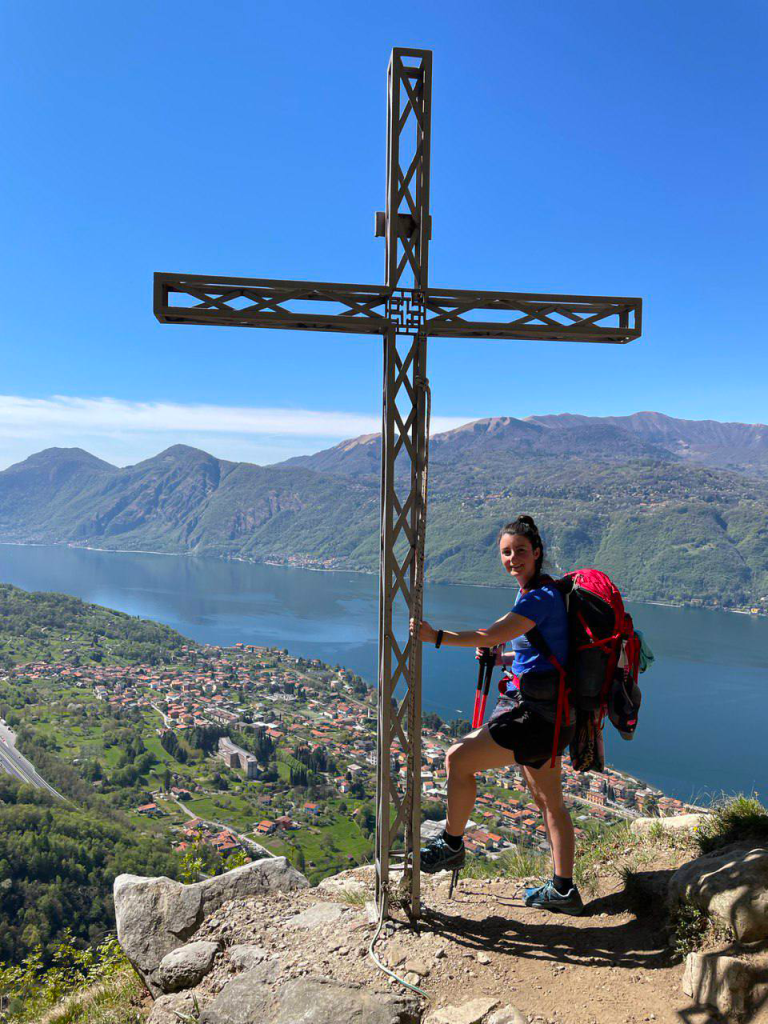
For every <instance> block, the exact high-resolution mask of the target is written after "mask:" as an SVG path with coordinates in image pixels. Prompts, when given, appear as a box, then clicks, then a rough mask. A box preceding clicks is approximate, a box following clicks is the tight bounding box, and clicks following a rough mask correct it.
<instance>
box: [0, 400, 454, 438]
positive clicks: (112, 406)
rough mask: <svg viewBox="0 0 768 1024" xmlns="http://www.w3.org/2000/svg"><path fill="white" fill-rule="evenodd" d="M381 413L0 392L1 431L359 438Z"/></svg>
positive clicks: (446, 424) (446, 419)
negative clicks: (134, 400)
mask: <svg viewBox="0 0 768 1024" xmlns="http://www.w3.org/2000/svg"><path fill="white" fill-rule="evenodd" d="M380 422H381V421H380V419H379V417H378V416H366V415H364V414H361V413H350V412H326V411H322V410H315V409H268V408H253V407H248V406H231V405H180V404H174V403H171V402H126V401H121V400H119V399H115V398H70V397H67V396H65V395H54V396H52V397H51V398H21V397H19V396H17V395H0V435H2V436H6V437H18V436H20V435H22V434H23V435H25V436H32V435H34V436H42V435H50V436H53V434H54V433H55V431H57V430H63V431H65V432H66V433H72V432H75V431H82V432H84V433H88V434H94V433H98V432H102V431H103V432H104V433H107V434H114V433H116V432H134V431H140V432H141V433H144V434H146V433H155V432H157V433H165V432H167V431H179V432H181V433H185V432H196V433H199V432H201V431H203V432H205V433H211V432H213V433H221V434H253V435H261V436H264V435H267V436H283V437H296V436H300V437H329V438H330V437H338V438H339V439H342V438H347V437H356V436H358V435H359V434H371V433H374V432H375V431H378V430H379V429H380ZM466 422H467V418H466V417H458V416H436V417H435V418H434V419H433V422H432V427H433V430H438V431H439V430H451V429H452V428H453V427H458V426H461V425H462V424H463V423H466Z"/></svg>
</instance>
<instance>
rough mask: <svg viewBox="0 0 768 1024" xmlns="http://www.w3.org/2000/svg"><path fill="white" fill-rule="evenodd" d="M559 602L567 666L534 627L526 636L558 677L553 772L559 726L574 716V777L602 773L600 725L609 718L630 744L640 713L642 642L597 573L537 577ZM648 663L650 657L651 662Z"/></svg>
mask: <svg viewBox="0 0 768 1024" xmlns="http://www.w3.org/2000/svg"><path fill="white" fill-rule="evenodd" d="M539 579H540V580H541V581H542V582H547V583H551V584H552V585H553V586H554V587H555V588H556V589H557V590H558V591H559V592H560V593H561V594H562V596H563V600H564V601H565V607H566V612H567V615H568V644H569V647H568V650H569V654H568V663H567V664H566V665H561V664H560V663H559V662H558V660H557V658H556V657H555V656H554V654H553V653H552V651H551V649H550V647H549V644H548V643H547V642H546V640H545V639H544V637H543V636H542V635H541V632H540V630H539V629H538V628H537V627H536V628H534V629H532V630H530V631H529V632H528V633H527V634H526V636H527V637H528V640H529V641H530V642H531V644H532V645H533V646H534V647H536V648H537V649H538V650H539V651H541V653H542V654H543V655H544V657H545V658H547V659H548V660H549V661H550V662H551V663H552V665H553V666H554V668H555V669H556V671H557V674H558V679H559V682H558V687H557V691H558V692H557V711H556V717H555V738H554V744H553V748H552V766H553V767H554V764H555V759H556V757H557V745H558V740H559V738H560V728H561V725H562V724H563V722H565V724H566V725H570V723H571V710H572V709H573V710H574V711H575V715H576V732H575V735H574V737H573V740H572V741H571V743H570V746H569V753H570V755H571V763H572V764H573V767H574V769H575V770H576V771H582V772H583V771H598V772H600V771H602V770H603V769H604V767H605V760H604V754H603V736H602V730H603V722H604V719H605V717H606V716H607V717H608V718H609V719H610V720H611V722H612V723H613V725H614V726H615V727H616V728H617V729H618V731H619V733H620V734H621V736H622V737H623V738H624V739H627V740H629V739H632V737H633V735H634V732H635V728H636V727H637V715H638V711H639V708H640V700H641V694H640V688H639V686H638V685H637V676H638V672H639V669H640V651H641V645H642V639H641V637H640V636H639V635H638V634H637V633H636V632H635V627H634V624H633V622H632V616H631V615H629V614H628V613H627V612H626V610H625V608H624V602H623V600H622V598H621V594H620V593H619V590H618V588H617V587H616V586H615V585H614V584H613V582H612V581H611V579H610V578H609V577H608V575H607V574H606V573H604V572H601V571H600V570H599V569H576V570H575V571H574V572H569V573H566V575H565V576H563V577H561V578H560V579H557V580H556V579H551V578H549V577H539ZM651 657H652V656H651Z"/></svg>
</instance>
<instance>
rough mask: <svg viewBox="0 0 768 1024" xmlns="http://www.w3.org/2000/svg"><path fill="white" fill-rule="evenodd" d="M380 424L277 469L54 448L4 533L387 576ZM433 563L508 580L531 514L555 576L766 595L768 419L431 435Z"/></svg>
mask: <svg viewBox="0 0 768 1024" xmlns="http://www.w3.org/2000/svg"><path fill="white" fill-rule="evenodd" d="M380 451H381V441H380V437H379V435H376V434H372V435H365V436H362V437H358V438H354V439H351V440H348V441H344V442H342V443H341V444H338V445H336V446H334V447H333V448H329V449H327V450H325V451H321V452H318V453H316V454H314V455H308V456H301V457H298V458H294V459H289V460H288V461H286V462H283V463H278V464H276V465H271V466H257V465H253V464H250V463H244V462H230V461H227V460H224V459H217V458H215V457H214V456H212V455H209V454H207V453H206V452H203V451H200V450H199V449H196V448H190V447H188V446H186V445H174V446H173V447H171V448H168V449H167V450H166V451H163V452H161V453H160V454H159V455H156V456H154V457H153V458H150V459H147V460H145V461H143V462H140V463H138V464H136V465H135V466H128V467H125V468H122V469H119V468H117V467H115V466H112V465H110V464H109V463H107V462H104V461H103V460H101V459H98V458H96V457H95V456H93V455H91V454H89V453H88V452H85V451H83V450H82V449H79V448H48V449H46V450H45V451H42V452H38V453H37V454H35V455H32V456H30V457H29V458H28V459H26V460H25V461H23V462H21V463H18V464H16V465H14V466H11V467H10V468H9V469H6V470H5V471H3V472H0V541H5V542H17V543H50V544H75V545H87V546H91V547H98V548H104V549H123V550H152V551H162V552H169V553H171V552H173V553H179V554H194V555H208V556H215V557H225V558H243V559H248V560H254V561H274V562H287V563H291V564H299V565H312V566H324V567H327V568H339V569H341V568H346V569H357V570H369V571H373V570H375V569H376V568H377V562H378V550H379V539H378V516H379V458H380ZM429 502H430V505H429V527H428V540H427V557H428V564H427V573H428V578H429V579H431V580H433V581H435V582H451V583H459V582H461V583H484V584H489V583H494V582H496V581H497V580H498V578H499V575H498V574H499V573H500V569H499V567H498V556H497V554H496V552H495V538H496V534H497V532H498V529H499V526H500V525H501V523H503V522H504V521H506V520H507V519H509V518H511V517H513V516H514V515H515V514H517V513H519V512H527V513H530V514H532V515H534V516H535V517H536V519H537V522H538V523H539V525H540V527H541V528H542V532H543V535H544V537H545V542H546V543H547V545H548V555H549V559H550V565H551V568H552V570H553V571H557V570H560V569H567V568H572V567H574V566H576V565H587V564H597V565H599V566H601V567H602V568H604V569H606V570H607V571H608V572H610V573H611V574H612V575H613V576H614V577H615V579H616V582H617V583H618V584H619V585H620V586H621V587H622V588H623V590H624V591H625V592H626V593H627V595H629V596H631V597H634V598H635V599H639V600H662V601H683V602H693V603H703V604H707V605H717V606H721V607H737V608H744V607H751V606H753V605H758V604H759V603H760V602H761V600H763V599H768V427H766V426H761V425H748V424H741V423H718V422H715V421H691V420H680V419H674V418H672V417H669V416H664V415H662V414H660V413H636V414H634V415H632V416H623V417H587V416H575V415H569V414H565V415H558V416H535V417H529V418H527V419H515V418H512V417H498V418H493V419H485V420H477V421H475V422H473V423H468V424H466V425H464V426H462V427H459V428H457V429H455V430H451V431H448V432H445V433H438V434H435V435H433V437H432V439H431V443H430V481H429Z"/></svg>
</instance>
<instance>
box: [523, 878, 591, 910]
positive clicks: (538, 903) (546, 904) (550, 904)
mask: <svg viewBox="0 0 768 1024" xmlns="http://www.w3.org/2000/svg"><path fill="white" fill-rule="evenodd" d="M523 903H524V904H525V905H526V907H536V909H537V910H552V911H554V912H555V913H558V914H571V915H573V916H578V915H579V914H581V913H583V912H584V904H583V903H582V901H581V896H580V895H579V890H578V889H577V888H576V886H575V885H574V886H573V887H572V888H571V889H569V890H568V892H567V893H566V894H565V895H563V894H562V893H560V892H558V891H557V889H556V888H555V887H554V885H553V883H552V882H551V881H550V882H545V883H544V885H539V886H537V887H536V888H535V889H526V890H525V898H524V899H523Z"/></svg>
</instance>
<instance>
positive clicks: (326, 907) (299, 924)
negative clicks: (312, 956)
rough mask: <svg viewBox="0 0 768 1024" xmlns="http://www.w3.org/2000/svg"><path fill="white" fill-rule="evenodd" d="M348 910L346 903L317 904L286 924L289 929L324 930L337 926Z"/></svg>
mask: <svg viewBox="0 0 768 1024" xmlns="http://www.w3.org/2000/svg"><path fill="white" fill-rule="evenodd" d="M348 910H349V907H348V906H347V905H346V904H344V903H316V904H315V905H314V906H313V907H308V908H307V909H306V910H302V912H301V913H300V914H296V916H295V917H289V918H288V920H287V921H286V922H285V924H286V927H287V928H322V926H323V925H326V924H335V923H336V922H337V921H338V920H339V919H340V918H341V917H342V916H343V915H344V914H345V913H346V912H347V911H348Z"/></svg>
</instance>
